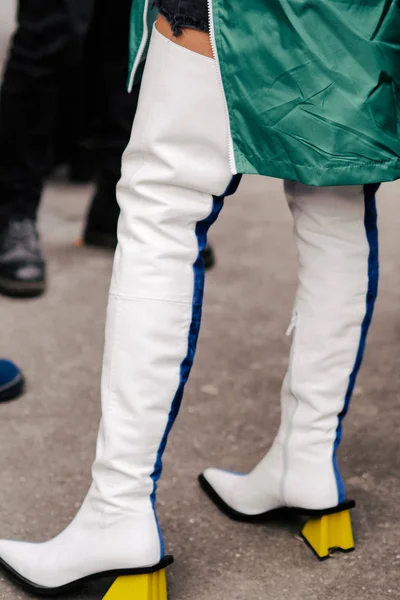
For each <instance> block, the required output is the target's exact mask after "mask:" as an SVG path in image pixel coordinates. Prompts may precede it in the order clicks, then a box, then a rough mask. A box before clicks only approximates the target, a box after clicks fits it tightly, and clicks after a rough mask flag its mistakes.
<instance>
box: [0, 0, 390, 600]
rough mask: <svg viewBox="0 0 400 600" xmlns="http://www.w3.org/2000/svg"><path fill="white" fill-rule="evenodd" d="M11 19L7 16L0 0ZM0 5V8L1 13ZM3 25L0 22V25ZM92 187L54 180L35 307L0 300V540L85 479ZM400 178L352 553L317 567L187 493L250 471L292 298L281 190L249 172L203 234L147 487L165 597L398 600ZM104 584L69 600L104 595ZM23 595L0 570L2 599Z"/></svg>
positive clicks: (61, 510) (386, 248)
mask: <svg viewBox="0 0 400 600" xmlns="http://www.w3.org/2000/svg"><path fill="white" fill-rule="evenodd" d="M7 6H8V9H7V11H8V12H7V14H8V16H10V15H11V12H10V10H9V3H8V4H7ZM4 10H5V8H4V7H3V6H2V7H1V8H0V17H1V16H2V15H3V17H4V15H5V13H2V11H4ZM0 23H1V27H2V28H3V33H4V36H3V37H5V34H6V32H7V27H9V24H7V23H9V21H7V19H5V18H4V19H3V20H1V18H0ZM89 194H90V189H89V188H87V187H73V188H67V187H64V186H63V185H61V184H60V185H52V186H50V187H49V188H48V189H47V191H46V196H45V200H44V203H43V207H42V211H41V231H42V234H43V243H44V249H45V253H46V257H47V260H48V264H49V284H50V285H49V292H48V293H47V295H46V296H45V297H44V298H41V299H37V300H30V301H16V300H9V299H7V298H2V297H0V315H1V352H0V354H3V355H8V356H10V357H12V358H13V359H15V360H16V361H18V362H19V364H20V365H21V366H22V367H23V369H24V371H25V373H26V376H27V379H28V391H27V393H26V395H25V396H24V397H23V398H22V399H20V400H19V401H16V402H14V403H10V404H6V405H3V406H0V536H1V537H14V538H20V539H27V540H32V541H40V540H45V539H48V538H49V537H50V536H53V535H55V534H56V533H57V532H58V531H60V530H61V529H62V528H63V527H64V526H65V525H66V524H67V523H68V522H69V520H70V519H71V518H72V516H73V515H74V514H75V512H76V510H77V508H78V506H79V504H80V502H81V500H82V499H83V497H84V495H85V492H86V490H87V487H88V484H89V481H90V464H91V461H92V459H93V455H94V446H95V439H96V433H97V427H98V420H99V381H100V367H101V355H102V346H103V330H104V318H105V306H106V300H107V288H108V283H109V277H110V272H111V265H112V257H111V256H110V254H108V253H106V252H100V251H94V250H87V249H77V248H75V247H74V246H73V241H74V240H75V239H77V237H78V236H79V232H80V228H81V225H82V220H83V214H84V211H85V208H86V205H87V201H88V197H89ZM399 202H400V184H391V185H385V186H384V187H383V188H382V191H381V192H380V194H379V210H380V231H381V271H382V273H381V274H382V276H381V292H380V298H379V300H378V303H377V309H376V316H375V320H374V323H373V325H372V328H371V335H370V338H369V345H368V348H367V352H366V358H365V362H364V367H363V369H362V372H361V375H360V378H359V380H358V384H357V388H356V391H355V395H354V399H353V403H352V408H351V412H350V415H349V416H348V418H347V421H346V426H345V436H344V441H343V445H342V448H341V453H340V458H341V464H342V470H343V474H344V476H345V478H346V480H347V484H348V492H349V495H350V496H351V497H354V498H356V500H357V502H358V508H357V509H356V510H355V511H354V516H353V521H354V529H355V535H356V541H357V549H356V552H354V553H352V554H349V555H337V556H336V557H335V558H332V559H330V560H329V561H327V562H325V563H322V564H320V563H318V562H317V561H316V560H315V559H314V557H313V556H312V555H311V553H310V551H309V550H308V549H307V548H306V547H305V545H304V544H303V543H301V542H300V541H298V539H297V538H296V534H297V531H298V527H299V524H298V523H292V524H290V525H287V524H286V525H285V524H272V525H258V526H254V525H246V524H240V523H232V522H230V521H229V520H227V519H226V518H225V517H223V516H222V515H220V514H219V513H218V512H217V510H216V509H215V508H214V507H213V506H212V505H211V504H210V503H209V501H208V499H207V498H206V497H205V496H204V495H203V494H202V493H201V492H200V490H199V489H198V486H197V483H196V476H197V474H198V473H199V472H200V471H201V470H202V469H203V468H204V467H206V466H211V465H214V466H225V467H226V468H228V469H229V468H232V469H235V470H243V471H245V470H248V469H249V468H251V467H252V466H253V465H254V464H255V463H256V462H257V461H258V460H259V458H260V456H261V455H262V454H263V453H264V452H265V451H266V449H267V448H268V446H269V444H270V443H271V441H272V439H273V437H274V435H275V432H276V430H277V427H278V422H279V390H280V384H281V380H282V377H283V374H284V372H285V368H286V365H287V357H288V351H289V344H290V342H289V340H288V339H287V338H286V337H285V331H286V328H287V325H288V321H289V318H290V313H291V305H292V299H293V294H294V290H295V250H294V247H293V241H292V236H291V221H290V216H289V212H288V209H287V207H286V204H285V201H284V198H283V194H282V187H281V183H280V182H279V181H275V180H270V179H262V178H254V177H253V178H246V179H245V180H244V182H243V185H242V187H241V189H240V190H239V192H238V194H237V195H236V196H235V197H233V198H231V199H229V200H228V201H227V203H226V207H225V209H224V212H223V214H222V216H221V218H220V220H219V222H218V223H217V224H216V225H215V227H214V229H213V231H212V234H211V239H212V241H213V244H214V246H215V248H216V251H217V256H218V266H217V267H216V269H215V270H214V271H213V272H211V273H210V274H208V276H207V290H206V300H205V310H204V321H203V328H202V332H201V336H200V342H199V352H198V355H197V360H196V364H195V367H194V370H193V374H192V377H191V379H190V383H189V385H188V388H187V393H186V396H185V402H184V406H183V410H182V413H181V415H180V417H179V419H178V422H177V425H176V427H175V429H174V431H173V433H172V435H171V439H170V444H169V447H168V451H167V453H166V457H165V472H164V477H163V480H162V482H161V485H160V490H159V514H160V520H161V523H162V526H163V529H164V532H165V537H166V542H167V550H168V551H169V552H172V553H173V554H174V555H175V558H176V563H175V565H173V567H172V568H171V569H170V571H169V589H170V600H325V599H327V598H330V599H331V600H350V599H351V600H375V599H390V598H399V597H400V529H399V520H400V508H399V505H400V480H399V446H400V435H399V434H400V402H399V400H400V398H399V396H400V369H399V364H400V235H399V231H400V210H399V207H400V205H399ZM106 588H107V586H106V585H103V584H96V585H90V586H87V587H86V588H85V589H83V590H82V591H81V592H79V593H77V594H74V595H67V596H65V597H66V598H67V599H68V598H71V600H72V599H76V600H100V598H101V597H102V595H103V594H104V592H105V590H106ZM27 597H29V596H27V594H25V593H24V592H22V591H21V590H19V589H18V588H16V587H14V586H13V585H12V584H10V583H9V582H8V581H7V580H6V579H5V578H3V576H2V574H1V573H0V600H17V599H25V598H27Z"/></svg>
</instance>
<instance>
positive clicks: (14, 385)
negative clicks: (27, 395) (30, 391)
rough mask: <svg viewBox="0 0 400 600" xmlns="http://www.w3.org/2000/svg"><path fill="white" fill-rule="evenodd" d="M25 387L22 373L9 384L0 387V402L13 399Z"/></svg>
mask: <svg viewBox="0 0 400 600" xmlns="http://www.w3.org/2000/svg"><path fill="white" fill-rule="evenodd" d="M24 388H25V379H24V377H23V375H19V376H18V377H16V378H15V379H14V381H12V382H11V384H10V385H8V386H6V387H3V388H1V387H0V403H1V402H9V401H10V400H15V399H16V398H18V397H19V396H21V394H22V393H23V391H24Z"/></svg>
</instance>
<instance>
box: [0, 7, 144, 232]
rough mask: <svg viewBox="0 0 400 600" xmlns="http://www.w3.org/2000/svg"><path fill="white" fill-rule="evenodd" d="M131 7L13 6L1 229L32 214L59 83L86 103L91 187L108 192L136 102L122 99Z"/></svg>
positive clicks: (1, 157) (47, 157)
mask: <svg viewBox="0 0 400 600" xmlns="http://www.w3.org/2000/svg"><path fill="white" fill-rule="evenodd" d="M131 3H132V0H118V2H116V3H115V2H110V0H51V1H49V0H19V7H18V28H17V31H16V33H15V35H14V38H13V40H12V43H11V48H10V52H9V57H8V61H7V65H6V69H5V73H4V80H3V86H2V89H1V96H0V226H1V224H2V223H4V221H5V220H6V219H7V218H8V217H9V215H10V214H12V213H22V214H25V215H30V216H35V214H36V211H37V208H38V206H39V202H40V197H41V192H42V186H43V181H44V178H45V177H46V175H47V173H48V171H49V169H50V167H51V164H52V149H53V134H54V128H55V125H56V119H57V111H58V109H59V106H60V103H61V104H62V103H64V105H65V99H66V94H65V82H66V81H71V82H75V83H74V84H75V85H78V86H80V87H81V88H82V90H81V91H82V98H87V97H90V99H91V105H92V106H91V107H90V108H91V110H90V112H91V118H92V120H93V122H95V123H96V131H95V141H96V143H95V146H96V151H97V161H96V163H97V169H98V173H97V175H98V184H99V186H103V187H104V188H106V189H109V190H113V189H114V187H115V184H116V182H117V181H118V178H119V176H120V164H121V155H122V152H123V150H124V148H125V146H126V145H127V142H128V140H129V135H130V130H131V125H132V120H133V116H134V112H135V109H136V103H137V97H136V94H133V95H129V94H128V93H127V92H126V80H127V76H128V72H127V65H128V39H129V14H130V10H131ZM82 61H84V63H85V68H84V69H83V71H82V69H81V70H80V73H81V76H80V77H79V78H78V79H76V78H74V69H76V68H77V66H78V65H81V64H82ZM82 73H85V76H83V77H82ZM71 85H72V83H71ZM64 109H65V108H64ZM80 125H82V126H83V125H84V124H83V123H81V124H79V126H80ZM114 203H115V195H114Z"/></svg>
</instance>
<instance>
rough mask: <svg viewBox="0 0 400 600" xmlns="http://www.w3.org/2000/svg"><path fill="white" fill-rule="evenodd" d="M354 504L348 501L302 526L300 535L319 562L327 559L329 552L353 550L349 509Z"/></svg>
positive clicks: (314, 517)
mask: <svg viewBox="0 0 400 600" xmlns="http://www.w3.org/2000/svg"><path fill="white" fill-rule="evenodd" d="M354 506H355V502H353V501H348V502H346V503H344V504H342V505H340V506H338V507H337V508H336V509H330V510H329V511H326V512H325V514H324V512H323V511H321V513H320V515H318V516H317V515H316V516H313V517H312V518H311V519H310V520H309V521H308V522H307V523H306V524H305V526H304V528H303V531H302V532H301V535H302V537H303V539H304V540H305V541H306V542H307V544H308V545H309V546H310V548H311V550H313V552H314V553H315V554H316V556H317V557H318V558H319V560H325V559H326V558H329V556H330V554H331V552H333V551H335V550H341V551H342V552H351V551H352V550H354V537H353V530H352V526H351V517H350V509H351V508H354Z"/></svg>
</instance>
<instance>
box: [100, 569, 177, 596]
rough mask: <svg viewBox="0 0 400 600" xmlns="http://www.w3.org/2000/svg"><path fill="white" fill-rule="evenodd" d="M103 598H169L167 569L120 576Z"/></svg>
mask: <svg viewBox="0 0 400 600" xmlns="http://www.w3.org/2000/svg"><path fill="white" fill-rule="evenodd" d="M103 600H167V578H166V574H165V569H162V570H161V571H157V572H156V573H150V574H147V575H126V576H122V577H118V579H116V580H115V582H114V583H113V585H112V586H111V587H110V589H109V590H108V592H107V594H106V595H105V596H104V598H103Z"/></svg>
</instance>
